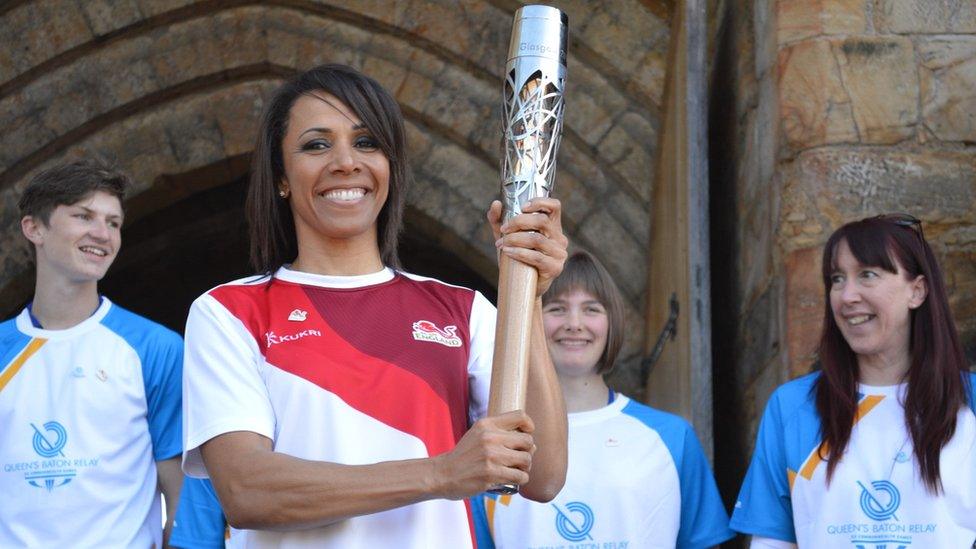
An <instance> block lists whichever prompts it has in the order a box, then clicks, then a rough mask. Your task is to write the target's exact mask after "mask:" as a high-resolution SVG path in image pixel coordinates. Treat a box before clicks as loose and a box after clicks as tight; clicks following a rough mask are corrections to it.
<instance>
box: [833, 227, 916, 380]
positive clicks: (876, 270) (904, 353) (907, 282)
mask: <svg viewBox="0 0 976 549" xmlns="http://www.w3.org/2000/svg"><path fill="white" fill-rule="evenodd" d="M834 257H835V264H836V267H835V269H834V271H833V272H832V273H831V276H830V308H831V312H832V313H833V317H834V321H835V322H836V323H837V326H838V327H839V328H840V331H841V334H843V336H844V339H845V340H846V341H847V344H848V345H850V347H851V349H852V350H853V351H854V353H855V354H857V357H858V361H859V363H863V361H865V360H880V361H881V363H887V364H892V363H899V362H904V361H905V360H906V359H907V358H908V348H909V337H910V335H911V334H910V332H911V311H912V310H913V309H916V308H918V307H919V306H920V305H921V304H922V303H924V301H925V297H926V285H925V278H924V277H923V276H921V275H919V276H918V277H916V278H914V279H909V278H907V276H906V274H905V271H904V269H903V268H902V267H901V265H898V264H897V263H896V264H895V265H896V267H897V269H898V272H897V273H892V272H888V271H886V270H884V269H882V268H881V267H874V266H869V265H862V264H861V262H860V261H858V260H857V258H856V257H855V256H854V254H853V253H851V250H850V247H849V246H848V244H847V241H846V240H841V241H840V243H839V244H838V245H837V249H836V252H835V256H834Z"/></svg>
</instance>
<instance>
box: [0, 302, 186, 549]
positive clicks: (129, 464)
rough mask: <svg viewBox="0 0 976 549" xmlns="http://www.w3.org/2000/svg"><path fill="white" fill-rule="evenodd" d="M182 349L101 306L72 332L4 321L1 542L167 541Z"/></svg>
mask: <svg viewBox="0 0 976 549" xmlns="http://www.w3.org/2000/svg"><path fill="white" fill-rule="evenodd" d="M182 354H183V343H182V341H181V340H180V337H179V336H178V335H177V334H175V333H174V332H172V331H170V330H167V329H166V328H163V327H162V326H160V325H158V324H155V323H153V322H150V321H149V320H146V319H144V318H142V317H140V316H137V315H135V314H133V313H131V312H129V311H126V310H125V309H122V308H121V307H118V306H116V305H113V304H112V303H110V302H109V300H108V299H104V298H103V299H102V303H101V305H100V306H99V307H98V309H97V310H96V311H95V313H94V314H93V315H92V316H91V317H89V318H88V319H87V320H85V321H83V322H81V323H80V324H78V325H76V326H74V327H72V328H69V329H67V330H44V329H41V328H37V327H35V326H34V325H33V323H32V321H31V318H30V314H29V312H28V311H27V310H26V309H25V310H24V311H22V312H21V314H20V315H19V316H17V317H16V318H14V319H11V320H8V321H7V322H4V323H2V324H0V367H2V370H0V494H2V498H3V502H2V503H0V547H55V546H63V547H150V546H152V545H155V546H156V547H160V546H161V545H162V529H161V522H162V517H161V506H160V498H159V492H158V490H157V485H156V464H155V461H158V460H163V459H170V458H173V457H176V456H178V455H179V454H180V398H181V397H180V381H181V371H182Z"/></svg>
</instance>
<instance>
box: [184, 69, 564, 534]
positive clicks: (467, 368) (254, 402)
mask: <svg viewBox="0 0 976 549" xmlns="http://www.w3.org/2000/svg"><path fill="white" fill-rule="evenodd" d="M408 180H409V174H408V167H407V163H406V158H405V145H404V131H403V119H402V115H401V114H400V110H399V107H398V106H397V104H396V102H395V100H394V99H393V98H392V97H391V96H390V95H389V93H388V92H386V90H384V89H383V88H382V87H381V86H380V85H379V84H377V83H376V82H375V81H374V80H372V79H370V78H368V77H366V76H364V75H362V74H360V73H358V72H356V71H355V70H353V69H350V68H348V67H344V66H338V65H326V66H320V67H316V68H313V69H311V70H309V71H307V72H305V73H303V74H300V75H298V76H296V77H295V78H293V79H291V80H289V81H288V82H286V83H285V84H284V85H283V86H282V87H281V88H279V89H278V90H277V91H276V92H275V94H274V95H273V97H272V98H271V100H270V103H269V105H268V108H267V110H266V113H265V115H264V118H263V120H262V123H261V129H260V135H259V137H258V143H257V146H256V148H255V152H254V161H253V172H252V179H251V185H250V188H249V191H248V203H247V215H248V221H249V224H250V231H251V257H252V263H253V264H254V267H255V268H256V270H257V271H258V272H259V273H264V276H259V277H254V278H251V279H245V280H240V281H235V282H231V283H229V284H225V285H222V286H218V287H217V288H214V289H213V290H211V291H209V292H207V293H206V294H204V295H203V296H201V297H200V298H199V299H197V300H196V301H195V302H194V304H193V306H192V308H191V310H190V315H189V319H188V321H187V328H186V365H185V373H184V376H185V398H184V406H185V413H184V417H185V432H184V436H185V445H184V447H185V453H184V468H185V469H186V471H187V472H188V473H189V474H191V475H194V476H204V475H208V474H209V477H210V478H211V480H212V481H213V485H214V487H215V488H216V491H217V494H218V495H219V497H220V501H221V505H222V506H223V508H224V511H225V513H226V515H227V518H228V521H229V522H230V524H231V525H232V526H234V527H235V528H237V529H243V530H244V531H243V532H238V531H235V532H234V535H233V536H232V537H231V542H232V544H234V545H236V546H265V545H269V546H270V545H274V546H316V547H321V546H330V547H353V548H354V547H417V548H421V547H466V546H472V545H473V544H474V539H473V535H472V529H471V528H472V526H471V522H470V513H469V511H468V509H467V506H466V504H465V502H464V498H467V497H469V496H472V495H474V494H475V493H478V492H481V491H483V490H485V489H487V488H488V487H490V486H494V485H498V484H507V483H515V484H519V485H520V486H521V489H522V493H523V494H525V495H526V497H530V498H533V499H538V500H541V501H545V500H547V499H551V498H552V497H553V496H554V495H555V494H556V492H558V491H559V489H560V487H561V486H562V483H563V478H564V476H565V467H566V465H565V429H566V427H565V417H564V416H565V411H564V408H563V404H562V399H561V396H560V393H559V387H558V382H557V381H556V377H555V373H554V372H553V369H552V365H551V362H550V361H549V357H548V353H547V351H546V347H545V339H544V335H543V334H542V330H541V312H538V311H537V315H536V316H537V318H538V319H539V321H538V326H539V327H538V329H536V330H535V332H536V333H534V334H533V348H532V350H531V351H530V353H531V360H530V362H531V365H530V372H529V395H530V398H529V404H528V405H527V410H526V411H525V412H524V413H523V412H512V413H508V414H503V415H500V416H497V417H483V416H484V415H485V410H486V404H487V397H488V395H487V392H488V384H489V378H490V369H491V368H490V365H491V354H492V344H493V338H494V322H495V311H494V308H493V307H492V306H491V305H490V304H489V303H488V301H487V300H486V299H485V298H484V297H482V296H481V295H480V294H478V293H477V292H473V291H471V290H467V289H464V288H458V287H454V286H449V285H447V284H444V283H441V282H438V281H436V280H431V279H426V278H422V277H418V276H414V275H410V274H408V273H404V272H402V271H400V270H399V261H398V260H397V255H396V244H397V236H398V234H399V232H400V230H401V220H402V214H403V205H404V201H405V197H406V194H407V184H408ZM525 211H526V213H525V214H523V215H521V216H519V217H517V218H515V219H513V220H512V221H510V222H508V223H506V224H505V225H500V223H499V218H500V213H501V208H500V203H497V202H496V203H494V204H493V205H492V208H491V209H490V211H489V220H490V221H491V224H492V228H493V229H494V231H495V233H496V237H497V238H498V242H497V245H498V247H499V250H500V253H503V254H509V255H510V256H511V257H513V258H515V259H518V260H520V261H523V262H525V263H527V264H529V265H531V266H533V267H535V268H536V269H537V270H538V271H539V292H540V293H541V292H543V291H545V289H546V288H547V287H548V285H549V283H550V281H551V280H552V279H553V278H554V277H555V276H556V275H558V274H559V272H560V270H561V269H562V265H563V262H564V259H565V257H566V251H565V250H566V238H565V237H564V236H563V234H562V229H561V225H560V219H559V215H560V206H559V202H558V201H556V200H553V199H542V200H536V201H534V202H532V203H531V205H530V206H529V207H527V208H526V209H525ZM537 308H540V309H541V305H537ZM475 420H477V421H475ZM472 421H474V423H473V425H472V424H471V422H472ZM536 449H539V450H540V451H538V452H536Z"/></svg>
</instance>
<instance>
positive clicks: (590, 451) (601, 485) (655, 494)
mask: <svg viewBox="0 0 976 549" xmlns="http://www.w3.org/2000/svg"><path fill="white" fill-rule="evenodd" d="M568 442H569V468H568V470H567V474H566V484H565V485H564V486H563V489H562V491H560V492H559V495H557V496H556V498H555V499H553V500H552V501H551V502H549V503H537V502H533V501H530V500H527V499H524V498H523V497H521V496H519V495H515V496H496V495H492V494H483V495H481V496H478V497H476V498H474V500H473V505H472V507H473V509H472V511H473V513H474V515H475V519H476V520H475V522H476V525H477V535H478V547H479V548H484V547H499V548H512V547H520V548H547V549H548V548H557V547H564V548H570V547H600V548H614V549H619V548H624V547H627V548H631V549H635V548H638V547H641V548H644V547H647V548H655V547H657V548H668V549H672V548H674V547H680V548H689V549H692V548H704V547H711V546H713V545H717V544H719V543H721V542H723V541H725V540H727V539H729V538H731V537H732V536H733V532H732V531H731V530H729V528H728V515H727V514H726V513H725V508H724V507H723V506H722V500H721V499H720V497H719V493H718V489H717V488H716V486H715V480H714V478H713V477H712V472H711V469H710V468H709V466H708V461H707V460H706V459H705V454H704V452H703V451H702V448H701V445H700V444H699V442H698V439H697V438H696V436H695V432H694V431H693V430H692V428H691V426H690V425H689V424H688V423H687V422H686V421H685V420H683V419H681V418H679V417H678V416H674V415H671V414H668V413H665V412H661V411H658V410H655V409H653V408H649V407H647V406H645V405H643V404H640V403H637V402H633V401H631V400H630V399H628V398H627V397H625V396H623V395H619V396H618V397H617V399H616V400H615V401H614V402H613V403H611V404H609V405H607V406H605V407H603V408H599V409H597V410H591V411H587V412H580V413H574V414H569V441H568ZM581 544H582V545H581Z"/></svg>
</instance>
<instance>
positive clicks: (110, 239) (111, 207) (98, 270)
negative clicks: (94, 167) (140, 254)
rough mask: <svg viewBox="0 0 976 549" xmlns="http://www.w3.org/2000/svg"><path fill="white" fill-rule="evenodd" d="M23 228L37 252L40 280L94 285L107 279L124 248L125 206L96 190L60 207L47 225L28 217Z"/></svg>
mask: <svg viewBox="0 0 976 549" xmlns="http://www.w3.org/2000/svg"><path fill="white" fill-rule="evenodd" d="M21 225H22V227H23V229H24V234H25V236H27V238H28V240H30V241H31V242H32V243H33V244H34V247H35V249H36V251H37V270H38V276H39V277H41V276H51V277H55V278H58V279H60V282H61V283H64V284H83V283H94V282H97V281H98V280H100V279H101V278H102V277H104V276H105V273H106V271H108V268H109V267H110V266H111V265H112V261H114V260H115V256H116V254H118V251H119V247H120V246H121V245H122V232H121V228H122V204H121V203H120V202H119V199H118V197H116V196H115V195H112V194H109V193H107V192H104V191H95V192H93V193H91V194H89V195H87V196H86V197H85V198H82V199H81V200H79V201H78V202H75V203H74V204H71V205H60V206H57V207H56V208H55V209H54V210H53V211H52V212H51V216H50V219H49V220H48V223H46V224H45V223H44V222H43V221H42V220H40V219H37V218H34V217H32V216H28V217H25V218H24V220H23V222H22V224H21Z"/></svg>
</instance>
